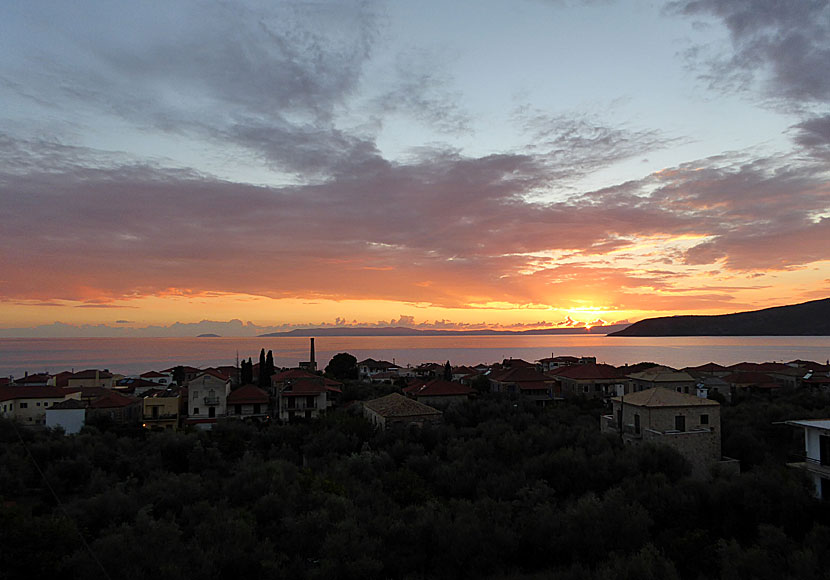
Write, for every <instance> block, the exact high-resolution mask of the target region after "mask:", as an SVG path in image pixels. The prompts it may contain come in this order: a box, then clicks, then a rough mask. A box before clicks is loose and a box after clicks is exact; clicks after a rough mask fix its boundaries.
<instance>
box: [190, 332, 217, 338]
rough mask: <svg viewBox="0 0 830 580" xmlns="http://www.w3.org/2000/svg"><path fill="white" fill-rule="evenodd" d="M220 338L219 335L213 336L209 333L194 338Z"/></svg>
mask: <svg viewBox="0 0 830 580" xmlns="http://www.w3.org/2000/svg"><path fill="white" fill-rule="evenodd" d="M221 337H222V335H221V334H213V333H211V332H208V333H205V334H200V335H199V336H197V337H196V338H221Z"/></svg>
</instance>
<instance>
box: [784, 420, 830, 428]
mask: <svg viewBox="0 0 830 580" xmlns="http://www.w3.org/2000/svg"><path fill="white" fill-rule="evenodd" d="M784 423H786V424H787V425H795V426H797V427H810V428H813V429H823V430H824V431H830V419H802V420H800V421H784Z"/></svg>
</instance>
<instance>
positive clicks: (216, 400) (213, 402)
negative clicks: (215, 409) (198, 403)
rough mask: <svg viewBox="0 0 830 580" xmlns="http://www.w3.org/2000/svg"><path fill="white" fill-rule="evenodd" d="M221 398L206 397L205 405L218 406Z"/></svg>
mask: <svg viewBox="0 0 830 580" xmlns="http://www.w3.org/2000/svg"><path fill="white" fill-rule="evenodd" d="M218 404H219V397H205V405H218Z"/></svg>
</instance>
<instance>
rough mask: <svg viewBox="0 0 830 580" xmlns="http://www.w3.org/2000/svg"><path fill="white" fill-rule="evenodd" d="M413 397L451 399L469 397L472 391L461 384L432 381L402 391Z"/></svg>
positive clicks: (439, 380) (441, 380)
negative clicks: (461, 396)
mask: <svg viewBox="0 0 830 580" xmlns="http://www.w3.org/2000/svg"><path fill="white" fill-rule="evenodd" d="M404 391H406V392H407V393H409V394H411V395H413V396H414V397H451V396H459V395H470V394H471V393H472V392H473V389H471V388H470V387H468V386H466V385H462V384H461V383H453V382H450V381H445V380H443V379H433V380H431V381H429V382H426V383H422V384H420V385H418V384H415V385H412V386H410V387H407V388H406V389H404Z"/></svg>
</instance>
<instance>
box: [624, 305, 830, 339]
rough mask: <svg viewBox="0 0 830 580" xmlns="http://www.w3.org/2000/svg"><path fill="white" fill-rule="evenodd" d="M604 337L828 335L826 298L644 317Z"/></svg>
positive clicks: (829, 321)
mask: <svg viewBox="0 0 830 580" xmlns="http://www.w3.org/2000/svg"><path fill="white" fill-rule="evenodd" d="M608 336H830V298H823V299H820V300H811V301H809V302H803V303H801V304H791V305H787V306H774V307H772V308H763V309H761V310H751V311H747V312H736V313H732V314H715V315H684V316H664V317H660V318H647V319H645V320H640V321H639V322H635V323H634V324H632V325H631V326H629V327H627V328H625V329H623V330H619V331H616V332H612V333H609V334H608Z"/></svg>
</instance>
